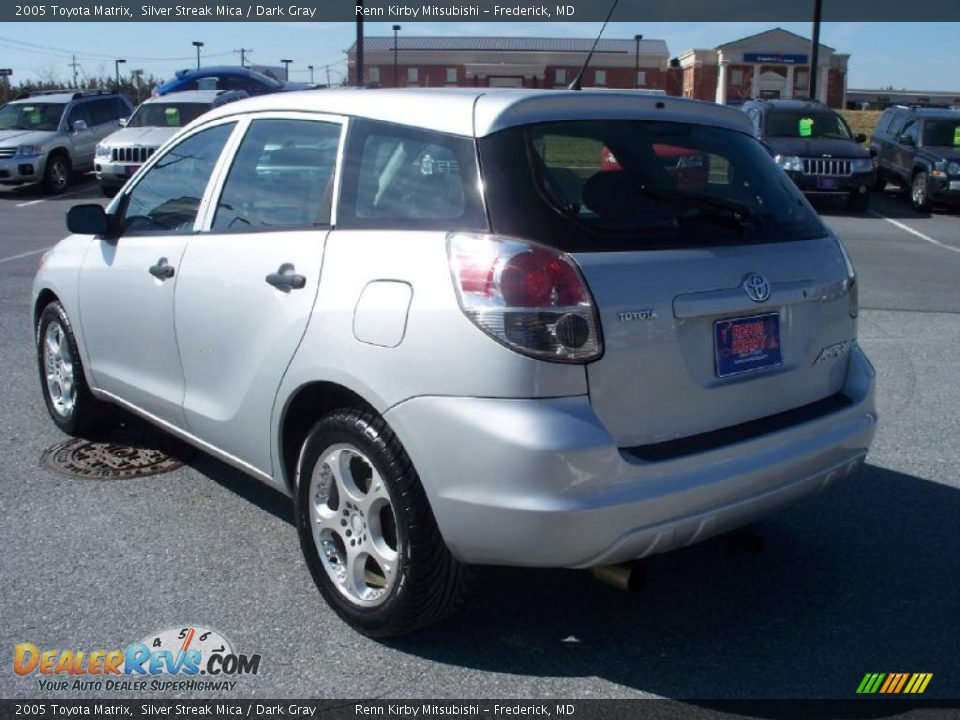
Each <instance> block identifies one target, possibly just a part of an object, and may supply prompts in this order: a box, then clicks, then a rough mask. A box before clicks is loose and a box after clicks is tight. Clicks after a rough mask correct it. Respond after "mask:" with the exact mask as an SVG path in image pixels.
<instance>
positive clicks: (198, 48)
mask: <svg viewBox="0 0 960 720" xmlns="http://www.w3.org/2000/svg"><path fill="white" fill-rule="evenodd" d="M192 44H193V46H194V47H195V48H196V49H197V69H198V70H199V69H200V48H202V47H203V43H202V42H200V41H199V40H194V41H193V43H192Z"/></svg>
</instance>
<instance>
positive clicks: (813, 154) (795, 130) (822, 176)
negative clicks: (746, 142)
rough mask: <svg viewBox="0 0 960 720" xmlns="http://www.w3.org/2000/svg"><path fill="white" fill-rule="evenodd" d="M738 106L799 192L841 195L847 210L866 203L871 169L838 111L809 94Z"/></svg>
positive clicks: (872, 182) (859, 140)
mask: <svg viewBox="0 0 960 720" xmlns="http://www.w3.org/2000/svg"><path fill="white" fill-rule="evenodd" d="M741 109H742V110H743V112H745V113H746V114H747V115H748V116H749V117H750V120H751V122H752V123H753V128H754V132H755V133H756V136H757V137H758V138H760V139H761V140H762V141H763V142H765V143H766V144H767V145H768V146H769V147H770V149H771V151H772V154H773V155H774V157H775V159H776V161H777V164H778V165H779V166H780V167H782V168H783V169H784V170H785V171H786V173H787V175H789V176H790V178H791V179H792V180H793V181H794V182H795V183H796V184H797V187H799V188H800V189H801V190H802V191H803V193H804V194H805V195H810V196H839V197H845V198H846V201H847V207H849V208H850V209H851V210H856V211H861V212H862V211H864V210H866V209H867V208H868V207H869V205H870V190H871V189H872V188H873V187H874V185H875V184H876V169H875V168H874V163H873V160H872V159H871V157H870V153H869V152H868V151H867V149H866V148H864V147H863V146H862V145H861V143H864V142H866V140H867V136H866V135H864V134H862V133H858V134H856V135H854V133H853V131H852V130H851V129H850V126H849V125H848V124H847V121H846V120H845V119H844V117H843V115H841V114H840V113H838V112H837V111H835V110H833V109H831V108H829V107H827V106H826V105H824V104H822V103H819V102H814V101H812V100H762V99H761V100H748V101H747V102H745V103H744V104H743V105H742V106H741Z"/></svg>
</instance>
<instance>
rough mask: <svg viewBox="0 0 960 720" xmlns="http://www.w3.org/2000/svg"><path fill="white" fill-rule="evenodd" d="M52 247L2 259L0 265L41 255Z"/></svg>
mask: <svg viewBox="0 0 960 720" xmlns="http://www.w3.org/2000/svg"><path fill="white" fill-rule="evenodd" d="M51 247H53V246H52V245H51V246H49V247H45V248H40V249H39V250H29V251H28V252H22V253H20V254H19V255H11V256H9V257H5V258H0V263H5V262H12V261H14V260H20V259H21V258H25V257H30V256H31V255H39V254H40V253H42V252H46V251H47V250H49V249H50V248H51Z"/></svg>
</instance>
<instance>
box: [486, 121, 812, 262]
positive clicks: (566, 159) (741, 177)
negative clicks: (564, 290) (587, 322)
mask: <svg viewBox="0 0 960 720" xmlns="http://www.w3.org/2000/svg"><path fill="white" fill-rule="evenodd" d="M479 146H480V157H481V165H482V167H483V173H484V183H485V188H486V191H487V199H488V203H489V205H490V208H489V210H490V214H491V219H492V221H493V224H494V227H495V230H496V232H498V233H501V234H506V235H516V236H520V237H524V238H527V239H530V240H536V241H538V242H541V243H544V244H547V245H550V246H552V247H557V248H558V249H561V250H565V251H568V252H584V251H591V250H597V251H604V250H617V249H620V250H642V249H664V248H679V247H704V246H712V245H739V244H754V243H769V242H788V241H794V240H806V239H812V238H817V237H823V236H824V235H826V234H827V231H826V229H825V228H824V227H823V225H822V223H821V222H820V220H819V218H818V217H817V215H816V213H815V212H813V210H812V209H811V208H810V206H809V204H808V203H807V202H806V201H805V200H804V198H803V196H802V195H801V194H800V192H799V191H798V190H797V189H796V187H795V186H794V184H793V183H792V181H791V180H790V179H789V178H788V177H787V176H786V175H785V174H784V173H783V172H782V171H781V170H780V169H779V168H777V167H776V165H775V163H774V162H773V161H772V159H771V158H770V156H769V154H768V153H767V151H766V150H765V149H764V147H763V146H762V145H761V144H760V143H759V142H757V141H756V140H755V139H754V138H752V137H751V136H749V135H747V134H745V133H741V132H737V131H734V130H727V129H722V128H717V127H706V126H700V125H693V124H687V123H672V122H661V121H657V122H653V121H642V120H613V121H611V120H586V121H570V122H551V123H542V124H535V125H528V126H525V127H520V128H512V129H509V130H504V131H502V132H500V133H496V134H495V135H492V136H490V137H488V138H483V139H481V140H480V141H479Z"/></svg>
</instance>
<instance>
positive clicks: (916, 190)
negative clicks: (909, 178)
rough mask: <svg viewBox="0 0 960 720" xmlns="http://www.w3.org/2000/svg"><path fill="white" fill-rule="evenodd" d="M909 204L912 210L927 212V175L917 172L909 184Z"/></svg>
mask: <svg viewBox="0 0 960 720" xmlns="http://www.w3.org/2000/svg"><path fill="white" fill-rule="evenodd" d="M910 204H911V205H913V209H914V210H918V211H920V212H927V211H928V210H929V209H930V190H929V186H928V184H927V174H926V173H925V172H918V173H917V174H916V175H914V176H913V182H912V183H910Z"/></svg>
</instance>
